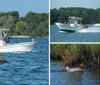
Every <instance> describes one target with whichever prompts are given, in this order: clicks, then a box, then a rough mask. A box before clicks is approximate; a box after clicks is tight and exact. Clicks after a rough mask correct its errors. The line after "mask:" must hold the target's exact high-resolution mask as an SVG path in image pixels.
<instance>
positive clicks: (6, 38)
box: [3, 34, 10, 45]
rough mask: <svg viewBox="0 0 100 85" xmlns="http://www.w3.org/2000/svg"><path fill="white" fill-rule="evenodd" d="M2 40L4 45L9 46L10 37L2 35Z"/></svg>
mask: <svg viewBox="0 0 100 85" xmlns="http://www.w3.org/2000/svg"><path fill="white" fill-rule="evenodd" d="M3 40H4V45H8V44H10V37H9V36H8V35H7V34H4V36H3Z"/></svg>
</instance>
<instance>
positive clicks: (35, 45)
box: [0, 0, 49, 85]
mask: <svg viewBox="0 0 100 85" xmlns="http://www.w3.org/2000/svg"><path fill="white" fill-rule="evenodd" d="M48 2H49V0H0V85H48V84H49V42H48V41H49V24H48V22H49V20H48V17H49V3H48Z"/></svg>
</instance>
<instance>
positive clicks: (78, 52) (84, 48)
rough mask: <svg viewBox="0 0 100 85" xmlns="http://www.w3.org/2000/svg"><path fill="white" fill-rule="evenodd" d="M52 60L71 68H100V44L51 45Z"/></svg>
mask: <svg viewBox="0 0 100 85" xmlns="http://www.w3.org/2000/svg"><path fill="white" fill-rule="evenodd" d="M50 58H51V60H58V61H61V62H62V64H63V65H69V66H92V65H96V66H100V44H51V47H50Z"/></svg>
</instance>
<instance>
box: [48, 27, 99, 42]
mask: <svg viewBox="0 0 100 85" xmlns="http://www.w3.org/2000/svg"><path fill="white" fill-rule="evenodd" d="M91 28H92V29H91ZM50 41H51V42H100V28H99V27H98V28H97V27H89V29H88V30H82V31H80V32H77V33H67V32H61V31H60V30H59V28H58V27H57V26H51V27H50Z"/></svg>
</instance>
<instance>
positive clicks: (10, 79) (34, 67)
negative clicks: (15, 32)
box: [0, 38, 49, 85]
mask: <svg viewBox="0 0 100 85" xmlns="http://www.w3.org/2000/svg"><path fill="white" fill-rule="evenodd" d="M35 40H36V41H37V44H36V46H35V47H34V48H33V52H25V53H2V54H0V56H3V58H5V59H6V60H7V61H8V62H9V63H5V64H0V85H48V59H49V58H48V57H49V56H48V39H47V38H36V39H35ZM25 41H31V38H24V39H21V38H20V39H16V38H14V39H12V40H11V43H18V42H25Z"/></svg>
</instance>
